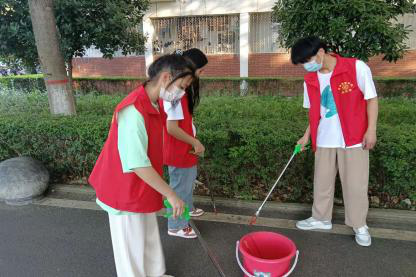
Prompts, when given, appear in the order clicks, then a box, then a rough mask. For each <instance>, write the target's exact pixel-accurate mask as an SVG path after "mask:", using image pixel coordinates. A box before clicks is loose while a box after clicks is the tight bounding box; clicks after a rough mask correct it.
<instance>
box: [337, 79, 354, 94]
mask: <svg viewBox="0 0 416 277" xmlns="http://www.w3.org/2000/svg"><path fill="white" fill-rule="evenodd" d="M353 87H354V85H353V84H352V83H351V82H342V83H341V84H339V86H338V91H339V92H341V93H342V94H345V93H348V92H351V91H352V88H353Z"/></svg>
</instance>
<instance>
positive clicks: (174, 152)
mask: <svg viewBox="0 0 416 277" xmlns="http://www.w3.org/2000/svg"><path fill="white" fill-rule="evenodd" d="M181 105H182V110H183V117H184V119H183V120H179V121H178V126H179V128H182V130H184V131H185V132H186V133H187V134H188V135H190V136H194V134H193V130H192V115H191V113H190V112H189V108H188V97H186V95H185V96H184V97H182V99H181ZM160 106H161V110H162V111H163V112H162V113H163V163H164V164H165V165H169V166H175V167H180V168H188V167H193V166H195V165H196V164H197V163H198V157H197V156H195V155H192V154H189V152H190V151H192V149H193V148H192V145H190V144H187V143H185V142H183V141H181V140H178V139H177V138H175V137H173V136H171V135H170V134H169V133H168V130H167V128H166V120H167V114H166V113H165V112H164V109H163V101H160Z"/></svg>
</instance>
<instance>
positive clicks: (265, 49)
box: [249, 12, 287, 53]
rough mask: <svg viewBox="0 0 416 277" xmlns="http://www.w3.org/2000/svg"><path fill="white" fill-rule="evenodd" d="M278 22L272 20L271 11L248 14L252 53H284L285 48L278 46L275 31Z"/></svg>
mask: <svg viewBox="0 0 416 277" xmlns="http://www.w3.org/2000/svg"><path fill="white" fill-rule="evenodd" d="M278 28H279V24H278V23H276V22H273V21H272V13H271V12H265V13H251V14H250V33H249V37H250V52H252V53H272V52H278V53H286V52H287V50H286V49H285V48H282V47H280V46H279V44H278V42H277V36H278V34H277V31H278Z"/></svg>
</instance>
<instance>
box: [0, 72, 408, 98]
mask: <svg viewBox="0 0 416 277" xmlns="http://www.w3.org/2000/svg"><path fill="white" fill-rule="evenodd" d="M145 79H146V78H144V77H138V78H135V77H82V78H74V83H73V86H74V89H75V91H76V92H77V93H78V94H80V93H81V94H88V93H91V92H100V93H99V94H109V95H113V94H115V93H122V94H127V93H128V92H130V91H132V90H133V89H134V88H135V87H137V86H138V85H139V84H140V83H142V82H143V81H144V80H145ZM242 80H246V81H247V83H248V94H249V95H262V96H264V95H268V96H301V95H303V78H299V77H295V78H287V77H285V78H282V77H250V78H239V77H223V78H221V77H204V78H202V79H201V92H202V94H203V95H205V96H207V95H210V96H222V95H227V96H238V95H240V84H241V81H242ZM374 81H375V85H376V88H377V93H378V95H379V96H381V97H396V96H406V97H416V78H409V77H405V78H400V77H389V78H386V77H375V78H374ZM2 90H3V91H16V90H17V91H23V92H27V91H32V90H41V91H43V90H45V83H44V81H43V78H42V75H40V74H38V75H22V76H8V77H0V91H2Z"/></svg>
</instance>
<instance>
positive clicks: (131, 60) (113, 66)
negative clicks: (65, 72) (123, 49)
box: [72, 56, 146, 77]
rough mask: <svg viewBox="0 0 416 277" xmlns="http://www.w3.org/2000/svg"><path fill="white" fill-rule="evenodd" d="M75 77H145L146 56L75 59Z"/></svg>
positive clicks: (73, 62)
mask: <svg viewBox="0 0 416 277" xmlns="http://www.w3.org/2000/svg"><path fill="white" fill-rule="evenodd" d="M72 64H73V72H72V73H73V76H74V77H101V76H129V77H143V76H145V75H146V74H145V70H146V69H145V68H146V66H145V62H144V56H137V57H116V58H113V59H104V58H98V57H97V58H75V59H73V60H72Z"/></svg>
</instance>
